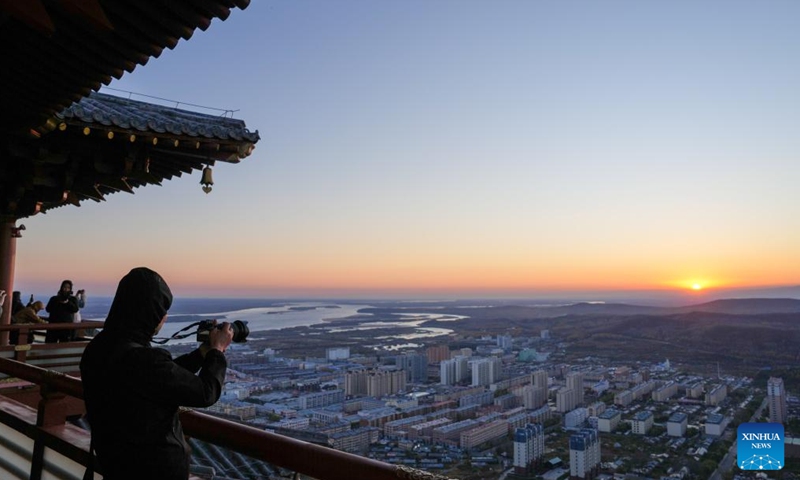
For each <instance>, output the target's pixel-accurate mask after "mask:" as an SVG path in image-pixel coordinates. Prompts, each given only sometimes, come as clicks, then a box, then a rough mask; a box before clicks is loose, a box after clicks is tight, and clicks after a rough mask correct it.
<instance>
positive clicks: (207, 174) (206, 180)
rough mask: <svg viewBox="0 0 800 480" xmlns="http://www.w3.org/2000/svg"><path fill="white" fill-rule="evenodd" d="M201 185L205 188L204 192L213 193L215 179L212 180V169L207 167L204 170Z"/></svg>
mask: <svg viewBox="0 0 800 480" xmlns="http://www.w3.org/2000/svg"><path fill="white" fill-rule="evenodd" d="M200 185H202V186H203V191H204V192H206V193H208V192H210V191H211V185H214V179H213V178H211V167H210V166H206V168H204V169H203V178H202V179H200Z"/></svg>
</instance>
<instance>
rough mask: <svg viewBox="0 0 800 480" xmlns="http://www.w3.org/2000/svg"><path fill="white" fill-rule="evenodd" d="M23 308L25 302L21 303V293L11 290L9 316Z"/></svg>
mask: <svg viewBox="0 0 800 480" xmlns="http://www.w3.org/2000/svg"><path fill="white" fill-rule="evenodd" d="M23 308H25V304H24V303H22V294H21V293H20V292H13V293H12V294H11V316H12V317H13V316H14V315H16V314H17V313H19V311H20V310H22V309H23Z"/></svg>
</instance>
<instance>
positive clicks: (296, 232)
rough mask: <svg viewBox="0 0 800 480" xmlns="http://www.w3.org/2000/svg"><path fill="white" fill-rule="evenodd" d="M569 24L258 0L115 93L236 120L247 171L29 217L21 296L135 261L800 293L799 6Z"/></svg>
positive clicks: (534, 292)
mask: <svg viewBox="0 0 800 480" xmlns="http://www.w3.org/2000/svg"><path fill="white" fill-rule="evenodd" d="M579 5H580V8H577V9H576V8H574V7H575V5H563V4H559V3H554V2H542V3H535V4H534V3H527V2H525V3H523V2H504V3H501V4H500V6H499V7H498V4H497V3H492V4H491V5H490V4H489V3H488V2H437V3H436V4H434V5H431V4H428V3H425V2H407V3H403V4H372V3H369V4H368V3H355V2H345V3H340V2H331V3H322V2H313V1H300V2H254V3H253V4H252V5H250V7H249V8H247V9H246V10H244V11H235V12H233V14H232V15H231V17H230V18H229V19H228V20H226V21H225V22H218V21H215V22H213V24H212V25H211V27H210V28H209V30H208V31H207V32H200V31H198V32H196V33H195V35H194V37H193V38H192V41H191V42H180V43H179V45H178V46H177V47H176V49H175V50H174V51H165V52H164V53H163V54H162V58H159V59H151V60H150V62H148V64H147V65H145V66H141V67H138V68H137V69H136V71H134V72H132V73H129V74H126V75H125V76H124V77H123V78H122V79H121V80H120V81H115V82H113V83H112V84H111V87H113V88H115V89H122V90H127V91H134V92H137V93H140V94H145V95H152V96H157V97H162V98H169V99H174V100H176V101H181V102H186V103H192V104H201V105H210V106H213V107H221V108H230V109H238V111H237V112H236V114H235V115H236V117H237V118H241V119H243V120H245V121H246V122H247V125H248V127H249V128H250V129H253V130H255V129H258V130H259V132H260V134H261V137H262V140H261V141H260V142H259V143H258V144H257V147H256V149H255V151H254V152H253V154H252V156H251V157H249V158H247V159H245V160H244V161H243V162H242V163H241V164H240V165H223V164H218V165H217V166H216V167H215V168H214V180H215V184H214V188H213V191H212V192H211V193H210V194H208V195H206V194H204V193H203V192H202V191H201V189H200V186H199V184H198V183H199V180H200V178H199V175H197V174H195V175H186V176H184V177H183V178H180V179H173V180H171V181H168V182H166V183H165V184H164V186H163V187H160V188H156V187H149V188H144V189H140V190H138V191H137V192H136V194H135V195H133V196H131V195H126V194H123V193H120V194H116V195H112V196H110V197H109V198H108V201H107V202H104V203H102V204H93V203H84V204H83V205H82V206H81V207H80V208H73V207H68V208H63V209H57V210H53V211H51V212H49V213H48V214H47V215H38V216H35V217H32V218H27V219H24V220H22V221H21V222H20V223H23V224H25V225H26V227H27V230H26V231H25V232H24V234H23V238H21V239H19V240H18V243H17V264H16V276H15V289H16V290H21V291H23V292H48V291H51V290H52V291H55V289H57V287H58V284H59V283H60V281H61V280H62V279H63V278H70V279H72V280H74V281H75V283H76V286H79V288H84V287H85V288H87V290H89V291H90V292H91V293H94V294H97V295H110V294H113V291H114V289H115V288H116V283H117V281H118V280H119V278H121V277H122V276H123V275H124V274H125V273H126V272H127V271H128V270H130V269H131V268H133V267H136V266H140V265H145V266H149V267H151V268H153V269H155V270H157V271H159V272H160V273H162V274H163V275H164V277H165V278H166V279H167V281H168V282H169V284H170V285H171V286H172V288H173V290H174V291H175V292H176V294H178V295H182V296H203V295H211V296H221V297H224V296H265V297H340V296H341V297H384V296H391V297H409V298H413V297H425V298H428V297H442V296H445V297H457V296H484V297H486V296H505V297H509V296H511V297H524V296H541V297H558V296H559V295H565V294H571V295H578V294H582V293H584V292H586V293H593V292H596V293H598V294H604V293H607V294H609V295H611V294H614V293H615V292H620V291H622V292H630V294H631V295H634V294H636V293H637V292H639V293H641V294H642V295H644V294H645V293H646V292H667V293H675V294H680V295H682V296H685V298H687V299H695V300H702V299H704V298H709V297H711V296H714V295H716V294H718V293H720V292H722V291H730V289H755V288H760V287H781V286H786V287H796V286H797V285H798V284H800V280H799V279H798V277H797V274H796V272H797V271H798V270H799V269H798V267H800V250H798V249H797V248H796V245H797V244H799V243H800V226H798V224H797V222H796V221H794V219H795V218H796V217H797V213H798V206H799V205H800V194H798V193H797V189H796V187H795V185H796V184H797V180H798V179H800V165H799V164H798V162H796V161H793V160H794V159H795V157H796V155H797V152H798V147H799V146H798V144H797V141H796V140H795V136H794V134H793V131H794V130H795V127H796V126H797V124H798V117H797V114H796V112H797V111H800V109H798V108H797V107H798V106H800V105H799V104H800V97H798V96H797V94H796V89H795V88H794V85H795V84H796V80H797V79H798V78H799V77H800V68H798V66H797V64H796V63H797V62H796V60H795V59H796V53H797V52H798V51H799V50H800V32H797V31H796V29H795V28H794V25H792V22H791V21H790V20H789V19H791V18H796V17H795V16H796V15H797V13H800V12H798V10H800V6H797V5H794V4H792V3H790V2H776V3H774V4H771V8H770V9H766V8H758V7H755V6H752V5H749V4H747V3H745V2H726V3H725V5H724V7H725V8H724V9H722V8H720V5H721V4H715V3H708V4H703V5H679V6H676V5H669V6H666V5H640V4H636V3H633V2H612V3H611V4H605V5H603V6H598V5H593V4H591V3H588V2H586V3H580V4H579ZM103 91H105V92H106V93H111V94H117V95H123V96H125V95H127V94H126V93H122V92H115V91H113V90H103ZM134 98H137V97H136V96H134ZM137 99H141V100H145V101H148V99H147V98H144V97H142V98H137ZM695 286H696V287H697V290H695V289H694V287H695ZM794 290H795V291H796V288H795V289H794ZM586 300H591V298H587V299H586Z"/></svg>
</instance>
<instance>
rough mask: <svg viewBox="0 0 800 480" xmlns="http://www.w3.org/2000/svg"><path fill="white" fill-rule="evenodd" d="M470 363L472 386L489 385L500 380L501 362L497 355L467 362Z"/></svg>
mask: <svg viewBox="0 0 800 480" xmlns="http://www.w3.org/2000/svg"><path fill="white" fill-rule="evenodd" d="M469 363H470V364H471V365H472V386H473V387H477V386H481V385H491V384H492V383H495V382H496V381H498V380H500V374H501V373H502V371H503V370H502V367H503V363H502V360H500V359H499V358H497V357H490V358H481V359H479V360H473V361H471V362H469Z"/></svg>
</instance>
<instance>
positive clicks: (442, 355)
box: [425, 345, 450, 364]
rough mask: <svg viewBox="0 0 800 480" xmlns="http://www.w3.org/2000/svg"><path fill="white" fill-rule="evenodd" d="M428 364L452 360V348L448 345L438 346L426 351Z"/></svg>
mask: <svg viewBox="0 0 800 480" xmlns="http://www.w3.org/2000/svg"><path fill="white" fill-rule="evenodd" d="M425 356H427V357H428V363H433V364H438V363H440V362H442V361H443V360H450V347H448V346H447V345H436V346H434V347H428V349H427V350H425Z"/></svg>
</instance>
